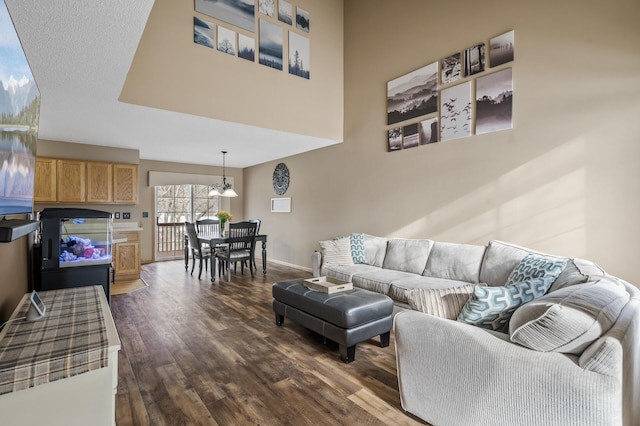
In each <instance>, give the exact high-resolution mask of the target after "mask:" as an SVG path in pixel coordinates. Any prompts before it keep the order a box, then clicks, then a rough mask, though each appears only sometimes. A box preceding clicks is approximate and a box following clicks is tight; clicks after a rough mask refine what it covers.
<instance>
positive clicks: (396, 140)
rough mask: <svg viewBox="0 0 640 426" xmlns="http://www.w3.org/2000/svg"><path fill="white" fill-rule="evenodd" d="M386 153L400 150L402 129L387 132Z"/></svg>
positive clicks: (395, 128)
mask: <svg viewBox="0 0 640 426" xmlns="http://www.w3.org/2000/svg"><path fill="white" fill-rule="evenodd" d="M387 133H388V134H387V136H388V144H387V151H389V152H391V151H398V150H400V149H402V127H394V128H393V129H389V131H388V132H387Z"/></svg>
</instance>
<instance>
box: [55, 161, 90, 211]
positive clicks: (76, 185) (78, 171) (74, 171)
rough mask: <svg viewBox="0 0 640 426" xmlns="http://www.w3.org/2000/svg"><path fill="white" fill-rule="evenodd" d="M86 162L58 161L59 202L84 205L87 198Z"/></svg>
mask: <svg viewBox="0 0 640 426" xmlns="http://www.w3.org/2000/svg"><path fill="white" fill-rule="evenodd" d="M85 167H86V163H85V162H84V161H78V160H58V178H57V183H58V201H60V202H62V203H82V202H84V201H85V200H86V199H87V198H86V196H85Z"/></svg>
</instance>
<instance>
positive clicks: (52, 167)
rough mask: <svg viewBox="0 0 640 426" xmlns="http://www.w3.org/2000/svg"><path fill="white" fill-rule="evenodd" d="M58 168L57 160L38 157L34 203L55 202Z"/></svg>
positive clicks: (56, 198)
mask: <svg viewBox="0 0 640 426" xmlns="http://www.w3.org/2000/svg"><path fill="white" fill-rule="evenodd" d="M56 167H57V161H56V159H55V158H44V157H36V173H35V184H34V189H33V201H34V202H36V203H38V202H45V203H46V202H48V201H51V202H55V201H57V200H58V197H57V194H56V176H57V173H56Z"/></svg>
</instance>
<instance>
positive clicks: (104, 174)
mask: <svg viewBox="0 0 640 426" xmlns="http://www.w3.org/2000/svg"><path fill="white" fill-rule="evenodd" d="M112 201H113V165H112V164H111V163H101V162H94V161H88V162H87V202H88V203H111V202H112Z"/></svg>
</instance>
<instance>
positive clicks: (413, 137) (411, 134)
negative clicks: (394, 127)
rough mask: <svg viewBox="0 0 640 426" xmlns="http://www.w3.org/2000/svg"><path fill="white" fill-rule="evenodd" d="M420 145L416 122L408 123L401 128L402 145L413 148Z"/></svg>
mask: <svg viewBox="0 0 640 426" xmlns="http://www.w3.org/2000/svg"><path fill="white" fill-rule="evenodd" d="M418 145H420V133H418V123H414V124H409V125H407V126H404V127H403V128H402V147H403V148H405V149H406V148H415V147H416V146H418Z"/></svg>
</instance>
